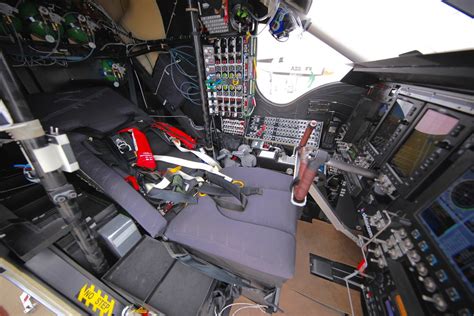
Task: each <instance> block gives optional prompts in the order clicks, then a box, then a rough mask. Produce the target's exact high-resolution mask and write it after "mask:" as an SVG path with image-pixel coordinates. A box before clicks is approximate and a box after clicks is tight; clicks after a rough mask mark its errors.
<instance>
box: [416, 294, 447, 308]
mask: <svg viewBox="0 0 474 316" xmlns="http://www.w3.org/2000/svg"><path fill="white" fill-rule="evenodd" d="M421 297H422V298H423V300H424V301H427V302H431V303H433V304H434V306H435V308H436V309H437V310H438V311H440V312H445V311H446V310H447V309H448V303H447V302H446V300H445V299H444V297H443V295H441V294H435V295H433V297H429V296H426V295H422V296H421Z"/></svg>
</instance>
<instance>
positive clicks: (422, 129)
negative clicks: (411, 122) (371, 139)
mask: <svg viewBox="0 0 474 316" xmlns="http://www.w3.org/2000/svg"><path fill="white" fill-rule="evenodd" d="M458 122H459V120H458V119H456V118H454V117H452V116H449V115H447V114H443V113H440V112H438V111H435V110H432V109H429V110H428V111H426V112H425V114H424V115H423V117H422V118H421V120H420V121H419V122H418V123H417V124H416V126H415V128H414V130H413V131H412V132H411V133H410V136H408V138H407V139H406V140H405V142H404V143H403V145H402V146H400V148H399V149H398V151H397V152H396V153H395V154H394V155H393V157H392V159H391V160H390V165H391V166H392V167H393V168H394V169H395V171H396V172H397V173H398V175H399V176H400V177H406V178H407V177H410V176H411V175H412V174H413V173H414V172H415V170H417V169H418V168H419V167H420V165H421V163H422V162H423V161H424V160H425V159H426V158H427V157H428V156H429V155H431V154H432V153H433V152H434V151H435V150H436V148H437V147H436V144H437V143H438V142H440V141H442V140H444V138H445V137H446V135H448V134H449V133H450V132H451V130H452V129H453V128H454V127H455V126H456V125H457V123H458Z"/></svg>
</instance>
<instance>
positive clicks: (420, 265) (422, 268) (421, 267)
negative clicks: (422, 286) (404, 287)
mask: <svg viewBox="0 0 474 316" xmlns="http://www.w3.org/2000/svg"><path fill="white" fill-rule="evenodd" d="M415 267H416V271H418V274H419V275H421V276H423V277H424V276H427V275H428V268H427V267H426V265H425V264H424V263H423V262H418V263H417V264H416V266H415Z"/></svg>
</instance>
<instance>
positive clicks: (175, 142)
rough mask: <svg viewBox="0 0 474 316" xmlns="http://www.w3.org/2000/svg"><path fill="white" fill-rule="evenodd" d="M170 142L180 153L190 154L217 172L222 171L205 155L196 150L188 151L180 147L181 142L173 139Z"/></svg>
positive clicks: (216, 163) (215, 162) (217, 164)
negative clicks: (214, 168)
mask: <svg viewBox="0 0 474 316" xmlns="http://www.w3.org/2000/svg"><path fill="white" fill-rule="evenodd" d="M172 141H173V144H174V145H175V146H176V148H178V150H179V151H180V152H183V153H192V154H193V155H195V156H196V157H198V158H199V159H201V160H202V161H204V162H205V163H207V164H208V165H210V166H213V167H216V168H217V169H218V170H219V171H220V170H221V169H222V168H221V166H220V165H219V163H218V162H217V161H215V160H214V159H213V158H212V157H210V156H209V155H207V154H206V153H204V152H201V151H198V150H189V149H186V148H183V147H181V142H180V141H179V140H178V139H173V140H172Z"/></svg>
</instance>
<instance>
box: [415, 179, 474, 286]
mask: <svg viewBox="0 0 474 316" xmlns="http://www.w3.org/2000/svg"><path fill="white" fill-rule="evenodd" d="M418 218H419V219H420V222H421V223H422V224H423V225H424V226H425V227H426V228H427V229H428V231H429V233H430V235H431V237H432V238H433V240H434V241H435V243H436V244H437V245H438V246H439V249H440V250H441V251H442V252H443V254H444V255H445V256H446V258H447V259H448V260H449V263H450V265H451V266H452V267H453V268H454V270H455V271H456V273H457V274H458V275H459V278H460V279H461V280H462V281H463V283H465V284H466V285H467V287H468V288H469V290H470V291H471V292H472V293H473V294H474V172H473V170H468V171H467V172H465V173H464V175H462V176H461V177H460V178H459V179H458V180H456V181H455V182H454V183H453V184H452V185H451V186H450V187H449V188H448V189H447V190H446V191H445V192H443V193H442V194H441V195H440V196H438V197H437V198H436V200H435V201H434V202H433V203H432V204H431V205H430V206H429V207H427V208H426V209H424V210H422V211H421V212H419V213H418Z"/></svg>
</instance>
